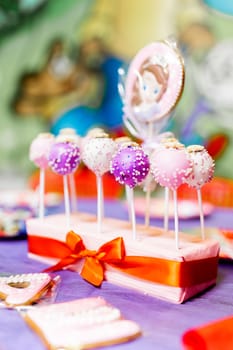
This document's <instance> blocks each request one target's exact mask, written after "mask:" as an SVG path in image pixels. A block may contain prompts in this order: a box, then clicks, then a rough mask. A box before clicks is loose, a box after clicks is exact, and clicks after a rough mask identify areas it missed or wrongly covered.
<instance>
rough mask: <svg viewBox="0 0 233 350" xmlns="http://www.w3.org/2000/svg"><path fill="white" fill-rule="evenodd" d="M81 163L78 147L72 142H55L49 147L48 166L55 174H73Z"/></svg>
mask: <svg viewBox="0 0 233 350" xmlns="http://www.w3.org/2000/svg"><path fill="white" fill-rule="evenodd" d="M80 161H81V158H80V151H79V147H78V146H77V145H76V144H75V143H73V142H57V143H54V144H53V146H52V147H51V150H50V154H49V166H50V167H51V168H52V170H53V171H54V172H55V173H58V174H60V175H68V174H71V173H73V172H74V171H75V170H76V169H77V167H78V165H79V163H80Z"/></svg>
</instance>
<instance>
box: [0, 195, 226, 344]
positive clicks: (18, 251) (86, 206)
mask: <svg viewBox="0 0 233 350" xmlns="http://www.w3.org/2000/svg"><path fill="white" fill-rule="evenodd" d="M78 206H79V207H78V208H79V210H81V211H87V212H91V213H95V211H96V202H95V201H94V200H82V201H80V202H78ZM105 214H106V216H114V217H117V218H121V219H127V211H126V208H125V206H124V205H123V203H122V202H119V201H106V202H105ZM232 214H233V212H232V210H230V209H216V210H214V212H213V213H212V214H211V215H210V216H209V217H208V218H206V220H205V225H206V226H221V227H223V228H229V229H230V228H233V215H232ZM142 220H143V218H137V221H138V222H142ZM162 224H163V223H162V220H159V219H157V220H155V219H153V220H152V225H156V226H162ZM170 224H171V226H172V225H173V223H172V221H170ZM198 225H199V219H192V220H183V221H180V228H181V229H183V230H185V229H186V228H190V227H195V226H198ZM43 268H45V265H44V264H42V263H40V262H37V261H34V260H31V259H29V258H28V257H27V241H26V239H24V240H5V241H1V242H0V273H29V272H31V273H32V272H40V271H41V270H43ZM58 274H59V275H60V276H61V284H60V286H59V289H58V294H57V298H56V302H61V301H69V300H74V299H76V298H83V297H91V296H101V297H103V298H105V299H106V300H107V301H108V302H110V303H111V304H112V305H114V306H116V307H118V308H119V309H120V310H121V312H122V314H123V315H124V316H125V317H126V318H127V319H130V320H134V321H136V322H137V323H138V324H139V325H140V326H141V329H142V332H143V335H142V336H141V337H140V338H138V339H136V340H134V341H132V342H128V343H124V344H120V345H116V346H114V347H113V346H112V347H105V349H115V350H139V349H140V350H141V349H146V350H150V349H159V350H178V349H182V345H181V337H182V334H183V333H184V332H185V331H186V330H187V329H189V328H192V327H197V326H200V325H203V324H205V323H207V322H210V321H214V320H217V319H219V318H222V317H226V316H230V315H232V314H233V310H232V304H233V294H232V290H233V263H232V262H231V261H221V262H220V263H219V272H218V279H217V285H216V286H215V287H213V288H211V289H209V290H208V291H206V292H205V293H203V294H201V295H199V296H197V297H195V298H193V299H191V300H188V301H186V302H185V303H184V304H181V305H177V304H172V303H169V302H166V301H163V300H159V299H156V298H152V297H149V296H146V295H143V294H140V293H138V292H136V291H132V290H129V289H126V288H122V287H117V286H115V285H112V284H110V283H108V282H103V284H102V286H101V288H96V287H94V286H92V285H90V284H89V283H87V282H85V281H84V280H82V279H81V278H80V276H79V275H78V274H77V273H74V272H71V271H61V272H59V273H58ZM0 314H1V316H0V350H15V349H17V350H21V349H22V350H23V349H33V350H45V347H44V345H43V343H42V342H41V340H40V339H39V337H38V336H37V335H36V334H35V333H34V332H32V330H31V329H30V328H29V327H28V326H27V324H26V323H25V322H24V321H23V319H22V318H21V316H20V315H19V313H18V312H17V311H15V310H7V309H1V310H0Z"/></svg>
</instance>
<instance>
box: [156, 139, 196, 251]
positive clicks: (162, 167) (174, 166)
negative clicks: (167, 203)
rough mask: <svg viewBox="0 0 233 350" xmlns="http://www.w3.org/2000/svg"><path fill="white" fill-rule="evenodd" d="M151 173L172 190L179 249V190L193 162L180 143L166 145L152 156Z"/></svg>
mask: <svg viewBox="0 0 233 350" xmlns="http://www.w3.org/2000/svg"><path fill="white" fill-rule="evenodd" d="M151 171H152V174H153V176H154V178H155V181H157V182H158V183H159V184H160V185H161V186H163V187H165V188H168V189H171V190H172V191H173V198H174V220H175V240H176V248H177V249H178V248H179V237H178V233H179V229H178V206H177V188H178V187H179V186H180V185H181V184H183V183H184V182H185V180H186V179H187V177H188V176H189V174H190V173H191V171H192V162H191V161H190V160H189V158H188V156H187V152H186V150H185V147H184V146H183V145H182V144H180V143H179V142H175V141H174V142H171V143H164V147H160V148H159V149H158V150H157V151H155V152H154V153H153V155H152V156H151Z"/></svg>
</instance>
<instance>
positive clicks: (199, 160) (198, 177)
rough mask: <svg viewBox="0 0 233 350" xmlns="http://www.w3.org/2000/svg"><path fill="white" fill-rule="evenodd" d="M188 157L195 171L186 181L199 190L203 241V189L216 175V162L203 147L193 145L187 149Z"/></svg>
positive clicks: (203, 236)
mask: <svg viewBox="0 0 233 350" xmlns="http://www.w3.org/2000/svg"><path fill="white" fill-rule="evenodd" d="M187 152H188V157H189V159H190V160H191V161H192V164H193V170H192V172H191V173H190V175H189V176H188V178H187V179H186V183H187V184H188V185H189V186H190V187H193V188H195V189H196V190H197V197H198V203H199V208H200V222H201V234H202V239H204V238H205V233H204V215H203V206H202V196H201V187H202V186H203V185H204V184H205V183H207V182H209V181H211V179H212V178H213V174H214V161H213V159H212V158H211V156H210V155H209V153H208V152H207V151H206V149H205V148H204V147H203V146H200V145H192V146H189V147H187Z"/></svg>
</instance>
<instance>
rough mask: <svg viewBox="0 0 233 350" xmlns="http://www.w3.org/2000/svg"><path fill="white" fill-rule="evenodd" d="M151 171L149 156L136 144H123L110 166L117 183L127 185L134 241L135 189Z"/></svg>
mask: <svg viewBox="0 0 233 350" xmlns="http://www.w3.org/2000/svg"><path fill="white" fill-rule="evenodd" d="M149 169H150V163H149V158H148V156H147V154H146V153H145V152H144V150H143V149H142V148H141V147H140V146H138V145H137V144H136V143H134V142H128V143H125V144H124V143H123V144H122V145H121V146H120V147H119V149H118V151H117V152H116V153H115V154H114V156H113V158H112V161H111V165H110V172H111V173H112V174H113V175H114V177H115V179H116V181H117V182H119V183H120V184H122V185H125V190H126V196H127V201H128V207H129V218H130V220H131V224H132V234H133V239H136V217H135V208H134V197H133V188H134V187H135V186H137V185H139V184H140V183H141V182H142V181H143V180H144V179H145V178H146V176H147V174H148V173H149Z"/></svg>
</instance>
